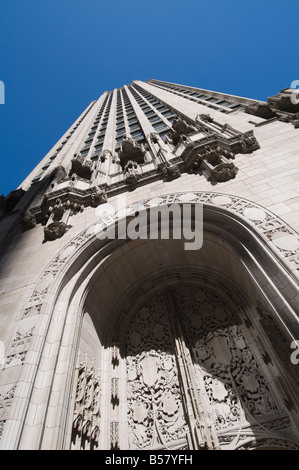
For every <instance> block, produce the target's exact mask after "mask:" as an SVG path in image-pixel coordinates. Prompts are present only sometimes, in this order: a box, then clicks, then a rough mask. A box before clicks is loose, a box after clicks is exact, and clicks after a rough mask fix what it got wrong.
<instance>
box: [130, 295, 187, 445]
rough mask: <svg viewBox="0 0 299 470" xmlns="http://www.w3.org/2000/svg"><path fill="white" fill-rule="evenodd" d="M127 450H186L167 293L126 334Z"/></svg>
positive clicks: (142, 313) (142, 310)
mask: <svg viewBox="0 0 299 470" xmlns="http://www.w3.org/2000/svg"><path fill="white" fill-rule="evenodd" d="M126 353H127V358H126V363H127V400H128V427H129V446H130V448H132V449H150V448H151V449H154V448H155V449H158V448H164V449H167V448H169V449H179V448H181V449H184V448H187V446H188V443H187V437H186V436H187V432H188V425H187V422H186V418H185V413H184V409H183V401H182V393H181V388H180V380H179V375H178V368H177V364H176V358H175V349H174V340H173V334H172V331H171V324H170V322H169V313H168V310H167V303H166V301H165V294H163V293H161V294H158V295H156V296H155V297H154V298H153V299H152V300H151V301H149V302H148V303H147V304H146V306H144V307H143V308H142V309H141V310H140V311H139V312H138V314H137V315H136V317H135V319H134V321H133V322H132V324H131V328H130V331H129V332H128V335H127V348H126Z"/></svg>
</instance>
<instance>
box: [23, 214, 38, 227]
mask: <svg viewBox="0 0 299 470" xmlns="http://www.w3.org/2000/svg"><path fill="white" fill-rule="evenodd" d="M22 227H23V230H24V231H26V230H31V229H32V228H34V227H36V219H35V215H34V214H32V212H31V211H30V210H28V211H27V212H25V214H24V216H23V219H22Z"/></svg>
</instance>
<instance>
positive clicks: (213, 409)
mask: <svg viewBox="0 0 299 470" xmlns="http://www.w3.org/2000/svg"><path fill="white" fill-rule="evenodd" d="M172 295H173V296H174V299H175V300H174V303H173V306H174V305H176V307H173V308H175V310H172V308H171V310H169V305H170V304H169V303H168V301H167V298H168V297H167V295H166V294H165V293H163V291H162V292H160V293H158V294H155V295H154V296H153V297H152V298H151V299H150V300H148V301H147V303H146V304H145V305H144V306H143V307H142V308H141V309H140V310H139V312H138V313H137V315H136V316H135V318H134V320H133V322H132V323H131V326H130V329H129V331H128V335H127V351H126V362H127V381H128V395H127V400H128V424H129V430H130V431H129V443H130V448H135V449H149V448H150V449H154V448H158V447H159V446H160V447H159V448H166V449H174V448H184V446H188V445H189V437H188V444H187V443H186V441H185V443H184V436H186V438H187V436H189V431H188V427H189V423H188V422H187V421H186V420H185V418H184V416H186V415H185V414H184V411H183V410H182V408H180V406H181V405H182V403H188V398H187V395H188V394H189V393H190V397H194V402H193V403H194V405H195V404H196V403H197V405H196V406H197V407H198V410H199V411H198V418H197V421H196V422H197V424H196V427H197V429H198V430H200V436H205V439H206V441H201V440H200V439H201V437H199V439H198V442H202V444H203V443H204V442H208V440H209V438H208V436H209V435H210V436H211V437H210V442H212V444H209V445H210V446H211V447H209V448H213V445H216V444H213V442H215V439H214V438H213V437H212V435H213V433H212V428H214V429H215V430H216V431H217V433H218V435H219V436H220V437H221V436H224V434H223V433H225V439H224V440H223V438H221V439H222V442H223V445H224V446H227V445H230V446H231V448H236V447H238V446H240V445H241V443H242V439H243V438H244V436H245V435H246V433H248V428H250V429H251V430H252V433H253V434H254V433H255V432H256V433H257V434H258V435H259V436H262V435H264V436H266V435H267V431H268V430H272V432H273V430H275V429H287V428H288V427H289V425H290V421H289V419H288V417H287V415H286V414H285V413H284V414H283V415H282V410H279V408H278V405H277V403H276V400H275V398H274V395H273V394H272V391H271V389H270V388H269V385H268V383H267V380H266V378H265V377H264V376H263V373H262V371H261V369H260V366H259V364H258V361H257V360H256V358H255V354H254V351H253V350H252V349H251V346H252V347H253V348H255V347H257V349H259V345H256V344H254V343H252V344H251V345H249V344H248V342H247V339H246V337H245V336H244V334H243V331H242V328H241V325H240V324H239V320H238V319H237V317H236V316H235V313H234V312H233V311H232V309H231V307H230V306H229V305H228V303H226V302H224V301H223V300H222V298H221V297H219V296H218V295H216V294H215V292H214V291H211V290H209V289H207V288H205V289H194V288H193V287H191V286H185V287H176V288H174V290H173V294H172ZM177 315H178V317H177ZM175 318H177V321H178V324H179V323H180V322H181V321H182V320H183V324H184V331H185V332H186V334H187V337H186V338H184V337H183V336H181V335H182V332H181V333H180V329H177V327H176V326H175V325H176V320H175ZM179 318H180V320H179ZM187 343H188V344H190V346H191V348H192V351H193V354H194V360H195V362H197V364H198V365H199V367H200V368H199V369H198V372H199V374H200V377H201V379H200V380H199V378H198V380H196V378H195V377H194V373H191V370H192V368H191V366H192V359H191V356H190V355H188V350H186V351H185V352H184V348H179V349H177V346H175V344H178V345H179V344H185V345H186V344H187ZM185 348H186V346H185ZM187 349H188V348H187ZM263 352H265V351H264V349H263ZM176 355H178V356H177V359H175V357H176ZM184 357H185V358H184ZM267 357H268V356H267V355H264V358H266V359H267ZM182 360H183V362H184V361H185V364H186V367H185V366H183V362H182ZM176 364H178V365H176ZM177 367H179V369H177ZM182 367H183V369H182ZM188 371H189V372H190V374H191V375H190V376H189V377H188ZM191 377H192V378H191ZM194 379H195V382H194ZM196 383H197V384H198V385H196ZM200 383H202V386H201V385H199V384H200ZM284 393H285V392H284ZM288 400H290V397H288ZM190 403H191V402H190ZM288 403H291V402H290V401H289V402H288ZM290 406H292V405H290ZM205 413H207V416H208V418H205V419H203V415H204V414H205ZM188 419H190V415H189V416H188ZM236 430H238V434H239V439H237V440H236V439H235V436H236ZM195 435H196V434H195Z"/></svg>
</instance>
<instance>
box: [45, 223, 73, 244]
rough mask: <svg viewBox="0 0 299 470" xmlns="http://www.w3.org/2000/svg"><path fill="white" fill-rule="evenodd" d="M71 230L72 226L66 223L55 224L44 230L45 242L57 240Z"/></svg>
mask: <svg viewBox="0 0 299 470" xmlns="http://www.w3.org/2000/svg"><path fill="white" fill-rule="evenodd" d="M70 228H71V226H70V225H67V224H65V223H64V222H61V221H60V222H53V223H51V224H49V225H47V226H46V227H45V228H44V236H45V241H53V240H57V238H61V237H63V235H64V234H65V233H66V232H67V230H69V229H70Z"/></svg>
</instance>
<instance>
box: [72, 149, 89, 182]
mask: <svg viewBox="0 0 299 470" xmlns="http://www.w3.org/2000/svg"><path fill="white" fill-rule="evenodd" d="M92 165H93V164H92V161H91V160H86V159H85V158H83V157H82V156H81V155H78V154H75V155H74V158H73V159H72V168H71V174H72V173H76V175H78V176H79V177H80V178H84V179H87V180H90V178H91V175H92V172H93V169H92Z"/></svg>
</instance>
